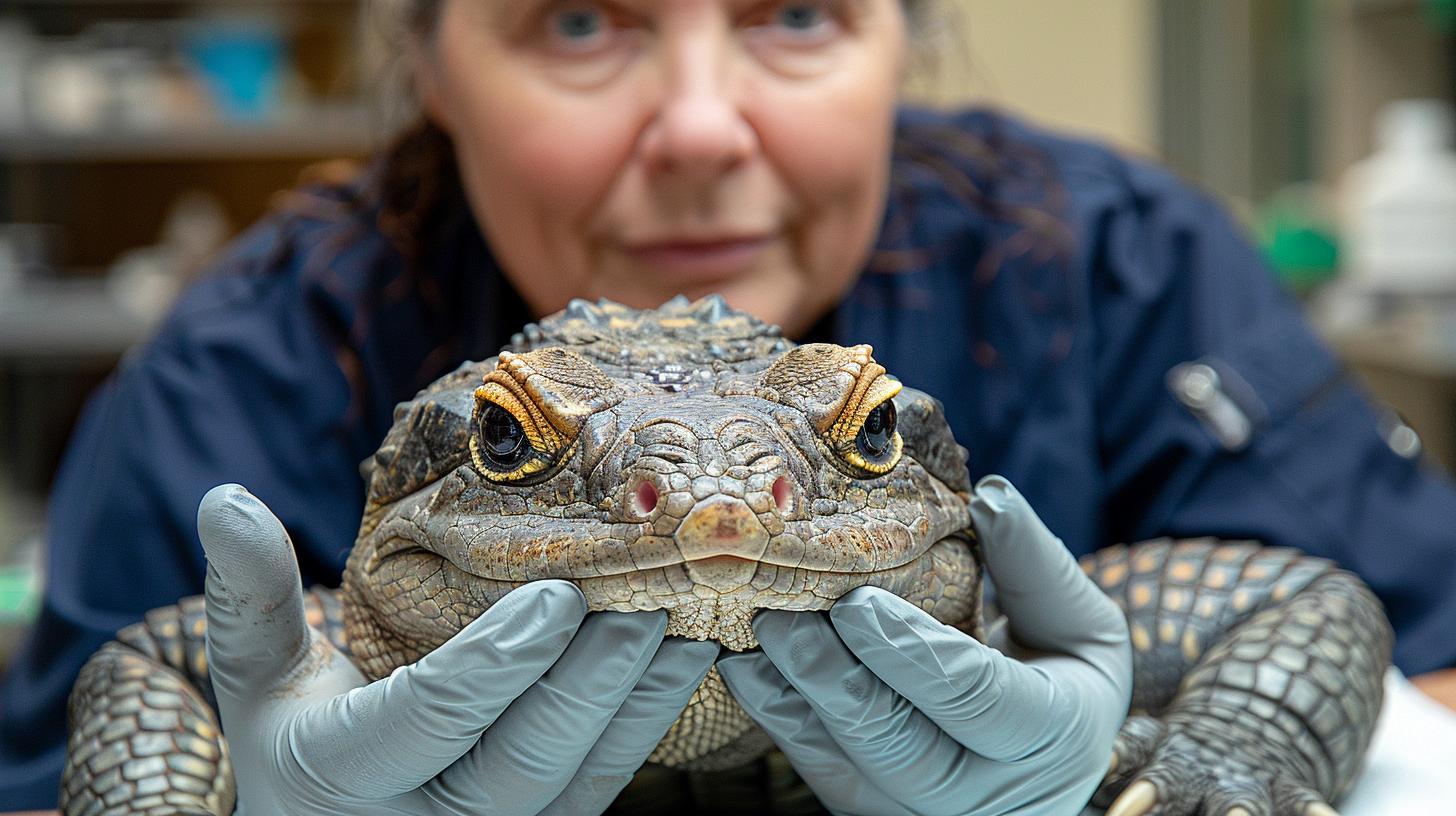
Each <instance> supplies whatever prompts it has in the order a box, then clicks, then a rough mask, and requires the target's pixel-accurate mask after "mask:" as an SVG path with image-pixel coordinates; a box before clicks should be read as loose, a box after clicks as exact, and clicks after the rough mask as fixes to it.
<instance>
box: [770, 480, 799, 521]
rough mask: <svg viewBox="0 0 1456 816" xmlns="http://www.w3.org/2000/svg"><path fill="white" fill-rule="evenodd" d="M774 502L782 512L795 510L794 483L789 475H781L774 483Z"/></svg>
mask: <svg viewBox="0 0 1456 816" xmlns="http://www.w3.org/2000/svg"><path fill="white" fill-rule="evenodd" d="M773 497H774V504H775V505H776V506H777V507H778V508H779V512H780V513H792V512H794V485H793V484H792V483H791V482H790V481H789V479H788V477H787V476H780V477H778V478H777V479H775V480H774V483H773Z"/></svg>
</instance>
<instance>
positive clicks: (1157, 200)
mask: <svg viewBox="0 0 1456 816" xmlns="http://www.w3.org/2000/svg"><path fill="white" fill-rule="evenodd" d="M1128 172H1129V175H1128V182H1127V187H1128V189H1129V190H1130V193H1129V194H1128V195H1127V196H1126V198H1125V199H1124V200H1123V201H1122V202H1121V204H1120V205H1119V206H1116V207H1113V208H1110V209H1109V210H1108V211H1107V212H1106V213H1105V214H1104V216H1103V217H1102V218H1101V219H1100V220H1098V221H1097V223H1098V234H1097V235H1096V236H1095V238H1096V239H1097V245H1098V247H1099V249H1098V251H1097V253H1096V255H1097V258H1096V262H1095V264H1094V271H1093V275H1092V287H1093V292H1092V295H1091V300H1092V303H1093V304H1094V306H1093V309H1092V311H1093V314H1094V320H1095V324H1096V325H1095V327H1094V331H1095V333H1096V336H1097V341H1098V342H1097V356H1096V372H1095V378H1096V386H1095V387H1096V389H1097V394H1096V402H1097V411H1098V414H1099V428H1100V439H1099V446H1100V452H1101V456H1102V459H1103V466H1104V474H1105V476H1106V488H1105V490H1106V493H1105V496H1104V500H1103V507H1104V511H1105V515H1104V518H1105V522H1104V524H1105V526H1106V528H1107V529H1106V530H1105V533H1106V535H1107V537H1108V540H1124V541H1130V540H1140V539H1145V538H1151V537H1155V536H1162V535H1170V536H1192V535H1218V536H1222V537H1231V538H1252V539H1257V540H1260V541H1263V542H1265V543H1267V544H1270V545H1277V546H1290V547H1297V548H1299V549H1301V550H1304V551H1306V552H1309V553H1311V554H1313V555H1317V556H1321V557H1325V558H1330V559H1333V560H1335V561H1337V562H1338V563H1340V564H1341V565H1342V566H1343V567H1345V568H1346V569H1349V570H1351V571H1353V572H1355V573H1357V574H1358V575H1360V577H1361V578H1363V579H1364V580H1365V581H1366V582H1367V583H1368V584H1369V585H1370V586H1371V587H1372V588H1373V589H1374V591H1375V593H1376V594H1377V595H1378V596H1379V597H1380V599H1381V601H1382V602H1383V603H1384V604H1385V608H1386V612H1387V614H1388V615H1389V617H1390V620H1391V622H1392V624H1393V625H1394V627H1395V630H1396V635H1397V644H1396V649H1395V662H1396V664H1397V665H1398V666H1399V667H1400V668H1401V669H1402V670H1403V671H1405V672H1406V673H1407V674H1419V673H1422V672H1427V671H1432V670H1435V669H1438V668H1442V667H1446V666H1452V665H1456V639H1453V638H1452V637H1451V636H1450V632H1451V631H1452V629H1453V628H1456V485H1453V484H1452V482H1451V480H1450V479H1449V477H1447V476H1446V475H1444V474H1443V473H1442V472H1440V471H1439V470H1438V469H1437V468H1436V467H1435V466H1434V465H1432V464H1430V463H1428V462H1422V461H1419V460H1415V459H1411V458H1407V457H1405V456H1402V455H1400V454H1399V453H1397V452H1396V451H1395V450H1393V449H1392V447H1391V445H1389V444H1387V441H1386V438H1385V436H1384V435H1383V434H1382V433H1381V431H1380V429H1379V428H1380V417H1379V416H1378V412H1377V411H1376V409H1375V408H1374V407H1373V406H1372V404H1371V401H1370V400H1369V398H1368V397H1367V395H1366V394H1364V393H1363V392H1362V390H1361V388H1360V387H1359V385H1358V384H1357V383H1356V382H1355V381H1354V380H1353V379H1352V377H1351V375H1350V373H1349V372H1348V371H1347V370H1346V369H1345V368H1344V367H1343V366H1342V365H1340V364H1339V362H1338V361H1337V360H1336V359H1335V358H1334V356H1333V355H1332V354H1331V353H1330V352H1329V350H1327V349H1326V348H1325V347H1324V346H1323V345H1322V344H1321V342H1320V341H1319V340H1318V339H1317V338H1316V337H1315V336H1314V334H1313V332H1312V331H1311V329H1310V327H1309V326H1308V325H1306V323H1305V320H1304V318H1303V315H1302V313H1301V310H1300V308H1299V306H1298V304H1297V303H1296V302H1295V301H1294V300H1293V299H1292V298H1290V297H1288V296H1287V295H1286V294H1285V293H1284V292H1283V291H1282V289H1281V288H1280V287H1279V285H1278V284H1277V282H1276V281H1275V280H1274V278H1273V276H1272V275H1271V273H1270V272H1269V270H1268V269H1267V268H1266V266H1265V264H1264V263H1263V261H1262V259H1261V258H1260V257H1259V255H1258V254H1257V252H1256V251H1255V250H1254V249H1253V248H1252V247H1251V246H1250V244H1249V242H1248V241H1247V240H1246V239H1245V238H1244V237H1243V236H1242V235H1241V233H1240V231H1239V229H1238V228H1237V226H1236V225H1235V224H1234V223H1232V221H1231V219H1230V218H1229V216H1228V215H1227V214H1226V213H1224V212H1223V211H1222V210H1221V208H1219V207H1218V206H1217V205H1215V204H1214V203H1213V202H1211V201H1209V200H1207V199H1206V198H1204V197H1203V196H1201V195H1199V194H1196V193H1194V192H1192V191H1190V190H1189V189H1187V188H1186V187H1185V186H1184V185H1182V184H1180V183H1178V182H1176V181H1175V180H1173V179H1171V178H1170V177H1168V176H1167V175H1165V174H1163V173H1161V172H1159V171H1155V170H1151V169H1146V168H1139V167H1133V168H1131V169H1130V170H1129V171H1128Z"/></svg>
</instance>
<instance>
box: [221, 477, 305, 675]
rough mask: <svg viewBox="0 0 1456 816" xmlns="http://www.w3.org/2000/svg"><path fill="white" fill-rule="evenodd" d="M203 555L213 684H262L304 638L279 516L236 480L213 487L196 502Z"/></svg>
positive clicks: (281, 669) (295, 658)
mask: <svg viewBox="0 0 1456 816" xmlns="http://www.w3.org/2000/svg"><path fill="white" fill-rule="evenodd" d="M197 535H198V538H200V539H201V540H202V549H203V552H204V553H205V554H206V555H207V579H206V584H205V586H206V590H205V596H206V606H207V659H208V665H209V667H210V669H209V671H210V674H211V676H212V684H213V687H214V689H216V690H217V691H218V692H219V693H222V694H228V695H231V696H233V697H234V698H239V699H242V698H247V697H249V696H251V695H254V694H257V693H261V692H263V691H264V690H265V689H266V687H267V686H268V684H269V681H272V680H276V679H277V678H278V677H280V676H282V675H283V674H285V673H286V672H287V671H288V670H289V669H291V668H293V666H294V665H296V664H297V663H298V662H299V661H300V660H301V659H302V657H303V655H304V652H305V650H306V649H307V648H308V644H309V634H308V624H307V622H306V619H305V617H304V612H303V586H302V582H301V581H300V578H299V573H298V560H297V558H296V557H295V556H294V553H293V543H292V541H290V540H289V538H288V533H287V532H286V531H285V530H284V529H283V524H282V523H281V522H280V521H278V519H277V518H276V517H275V516H274V515H273V514H272V513H271V512H269V510H268V508H267V507H265V506H264V505H263V503H262V502H261V501H259V500H258V499H257V498H256V497H254V496H253V495H252V494H251V493H249V492H248V491H247V490H245V489H244V488H243V487H241V486H240V485H235V484H226V485H219V486H218V487H214V488H213V489H212V490H209V491H208V492H207V495H206V496H203V497H202V502H201V503H200V504H199V505H198V508H197Z"/></svg>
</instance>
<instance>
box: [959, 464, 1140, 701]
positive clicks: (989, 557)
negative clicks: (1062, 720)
mask: <svg viewBox="0 0 1456 816" xmlns="http://www.w3.org/2000/svg"><path fill="white" fill-rule="evenodd" d="M970 511H971V518H972V520H973V521H974V522H975V525H976V530H977V532H978V533H979V534H980V539H981V550H982V553H983V555H984V557H985V560H986V569H987V571H988V572H989V573H990V575H991V580H992V582H993V583H995V585H996V602H997V603H998V604H999V605H1000V606H1001V609H1002V611H1004V612H1005V613H1006V619H1007V625H1008V626H1009V628H1010V632H1011V636H1012V637H1013V638H1015V639H1016V640H1017V641H1018V642H1019V643H1021V644H1023V645H1025V646H1029V647H1031V648H1033V649H1040V650H1043V651H1047V652H1053V653H1057V654H1070V655H1074V656H1076V657H1079V658H1082V659H1083V660H1086V661H1088V662H1090V663H1092V664H1094V665H1096V666H1098V667H1099V668H1101V669H1103V670H1104V671H1106V672H1108V674H1109V678H1110V679H1112V680H1114V681H1115V682H1117V683H1118V684H1119V685H1125V686H1126V688H1128V689H1129V693H1130V689H1131V679H1132V663H1131V658H1130V648H1129V646H1128V634H1127V621H1126V619H1125V618H1124V617H1123V615H1122V613H1121V612H1120V611H1119V610H1118V608H1117V605H1116V604H1114V603H1113V602H1112V600H1111V599H1109V598H1108V597H1107V596H1106V595H1104V594H1103V593H1102V591H1101V590H1099V589H1098V588H1097V585H1096V584H1094V583H1093V582H1092V580H1091V579H1090V578H1088V577H1087V575H1086V573H1084V572H1082V569H1081V567H1079V566H1078V565H1077V561H1076V559H1074V558H1073V557H1072V554H1071V553H1070V552H1068V551H1067V548H1066V547H1065V546H1063V545H1062V542H1061V540H1060V539H1058V538H1057V537H1056V536H1055V535H1053V534H1052V532H1051V531H1050V530H1048V529H1047V527H1046V525H1045V524H1043V523H1042V521H1041V519H1040V518H1038V517H1037V515H1036V513H1035V512H1033V511H1032V509H1031V506H1030V505H1028V504H1027V503H1026V499H1024V498H1023V497H1022V496H1021V494H1020V493H1019V492H1017V490H1016V488H1015V487H1013V486H1012V485H1011V483H1010V482H1007V481H1006V480H1005V479H1003V478H1001V477H1000V476H987V477H985V478H984V479H982V480H981V481H980V482H979V483H978V484H977V485H976V495H975V496H974V497H973V498H972V499H971V505H970Z"/></svg>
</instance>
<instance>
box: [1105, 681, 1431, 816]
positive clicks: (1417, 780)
mask: <svg viewBox="0 0 1456 816" xmlns="http://www.w3.org/2000/svg"><path fill="white" fill-rule="evenodd" d="M1336 809H1337V810H1338V811H1339V812H1340V814H1341V815H1342V816H1440V815H1441V814H1452V813H1456V712H1453V711H1451V710H1450V709H1448V708H1446V707H1445V706H1443V705H1441V704H1440V703H1437V702H1435V701H1434V700H1432V699H1430V698H1429V697H1427V696H1426V695H1424V694H1422V693H1420V692H1419V691H1417V690H1416V687H1415V686H1412V685H1411V684H1410V683H1409V682H1407V681H1406V679H1405V678H1404V677H1401V675H1400V672H1398V671H1396V670H1395V669H1391V670H1390V673H1389V674H1387V675H1386V677H1385V707H1384V708H1383V709H1382V710H1381V712H1380V724H1379V725H1378V726H1376V728H1375V741H1374V743H1373V744H1372V745H1371V746H1370V755H1369V757H1368V758H1367V759H1366V762H1365V771H1364V773H1362V774H1361V775H1360V781H1359V782H1357V783H1355V788H1354V790H1352V791H1351V792H1350V795H1349V796H1347V797H1345V800H1344V801H1343V802H1340V803H1339V805H1338V806H1337V808H1336ZM1101 812H1102V811H1100V810H1096V809H1095V808H1089V809H1088V810H1087V812H1086V814H1084V816H1093V814H1099V813H1101Z"/></svg>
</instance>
